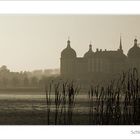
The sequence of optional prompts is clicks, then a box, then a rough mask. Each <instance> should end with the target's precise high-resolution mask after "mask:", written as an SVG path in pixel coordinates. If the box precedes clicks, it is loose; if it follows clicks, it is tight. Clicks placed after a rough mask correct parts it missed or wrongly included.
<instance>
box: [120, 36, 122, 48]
mask: <svg viewBox="0 0 140 140" xmlns="http://www.w3.org/2000/svg"><path fill="white" fill-rule="evenodd" d="M120 50H122V37H121V35H120Z"/></svg>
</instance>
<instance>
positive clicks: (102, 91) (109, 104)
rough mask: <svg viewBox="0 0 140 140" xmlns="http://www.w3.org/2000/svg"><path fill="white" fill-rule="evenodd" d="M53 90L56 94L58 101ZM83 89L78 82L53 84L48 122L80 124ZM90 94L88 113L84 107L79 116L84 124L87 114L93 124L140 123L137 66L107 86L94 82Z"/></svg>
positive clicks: (47, 100) (139, 85) (48, 89)
mask: <svg viewBox="0 0 140 140" xmlns="http://www.w3.org/2000/svg"><path fill="white" fill-rule="evenodd" d="M52 91H54V93H55V99H54V101H53V100H52V98H51V94H52ZM79 91H80V87H79V86H78V85H76V84H75V83H74V82H69V83H68V82H64V83H63V82H61V83H53V82H52V83H50V85H49V87H47V88H46V105H47V115H46V117H47V124H48V125H50V124H55V125H57V124H64V125H66V124H76V123H77V122H74V121H73V119H74V116H75V114H76V112H74V108H75V106H76V96H77V94H78V93H79ZM87 95H88V101H87V103H88V104H89V107H88V114H84V112H85V111H84V110H83V113H82V114H81V115H79V120H81V122H80V124H83V122H82V121H83V119H82V118H83V117H84V119H86V124H89V125H119V124H123V125H125V124H126V125H136V124H140V81H139V76H138V72H137V70H136V69H135V68H134V69H132V70H129V71H128V72H125V73H122V75H120V77H119V79H115V80H112V81H111V82H110V83H109V84H108V85H106V86H102V85H97V86H93V85H91V86H90V90H89V91H88V94H87ZM53 102H54V104H55V105H54V107H52V105H53ZM52 108H54V110H52ZM85 116H86V117H85ZM84 122H85V121H84Z"/></svg>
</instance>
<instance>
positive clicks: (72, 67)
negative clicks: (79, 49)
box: [60, 39, 140, 80]
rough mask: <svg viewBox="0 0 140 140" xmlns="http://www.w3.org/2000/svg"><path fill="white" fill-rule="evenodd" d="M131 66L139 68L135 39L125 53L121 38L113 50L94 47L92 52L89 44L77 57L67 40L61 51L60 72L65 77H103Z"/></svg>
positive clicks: (139, 54)
mask: <svg viewBox="0 0 140 140" xmlns="http://www.w3.org/2000/svg"><path fill="white" fill-rule="evenodd" d="M133 67H136V68H137V69H140V48H139V46H138V43H137V39H135V40H134V45H133V46H132V48H130V50H129V51H128V53H127V55H125V54H124V53H123V49H122V42H121V39H120V45H119V48H118V50H113V51H112V50H111V51H108V50H106V49H105V50H104V51H103V50H99V49H96V52H94V51H93V50H92V45H91V44H90V45H89V50H88V51H87V52H86V53H85V54H84V56H83V57H77V55H76V52H75V50H74V49H73V48H72V47H71V45H70V40H68V41H67V47H66V48H65V49H64V50H63V51H62V52H61V59H60V72H61V76H62V77H63V78H66V79H79V80H81V79H96V80H97V79H104V78H106V77H111V76H115V75H118V74H120V73H121V72H123V71H125V70H127V69H129V68H133Z"/></svg>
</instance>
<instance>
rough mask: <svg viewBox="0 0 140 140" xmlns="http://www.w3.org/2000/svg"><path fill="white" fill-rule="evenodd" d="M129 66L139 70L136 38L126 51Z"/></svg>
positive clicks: (139, 53)
mask: <svg viewBox="0 0 140 140" xmlns="http://www.w3.org/2000/svg"><path fill="white" fill-rule="evenodd" d="M127 55H128V63H129V68H138V69H139V70H140V48H139V46H138V43H137V39H135V40H134V46H133V47H132V48H131V49H130V50H129V51H128V54H127Z"/></svg>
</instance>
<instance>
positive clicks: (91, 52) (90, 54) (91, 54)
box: [84, 44, 94, 57]
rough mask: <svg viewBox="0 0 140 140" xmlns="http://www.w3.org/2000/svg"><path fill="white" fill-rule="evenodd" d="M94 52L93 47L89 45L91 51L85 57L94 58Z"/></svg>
mask: <svg viewBox="0 0 140 140" xmlns="http://www.w3.org/2000/svg"><path fill="white" fill-rule="evenodd" d="M93 54H94V52H93V51H92V45H91V44H89V50H88V52H86V53H85V54H84V57H92V56H93Z"/></svg>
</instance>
